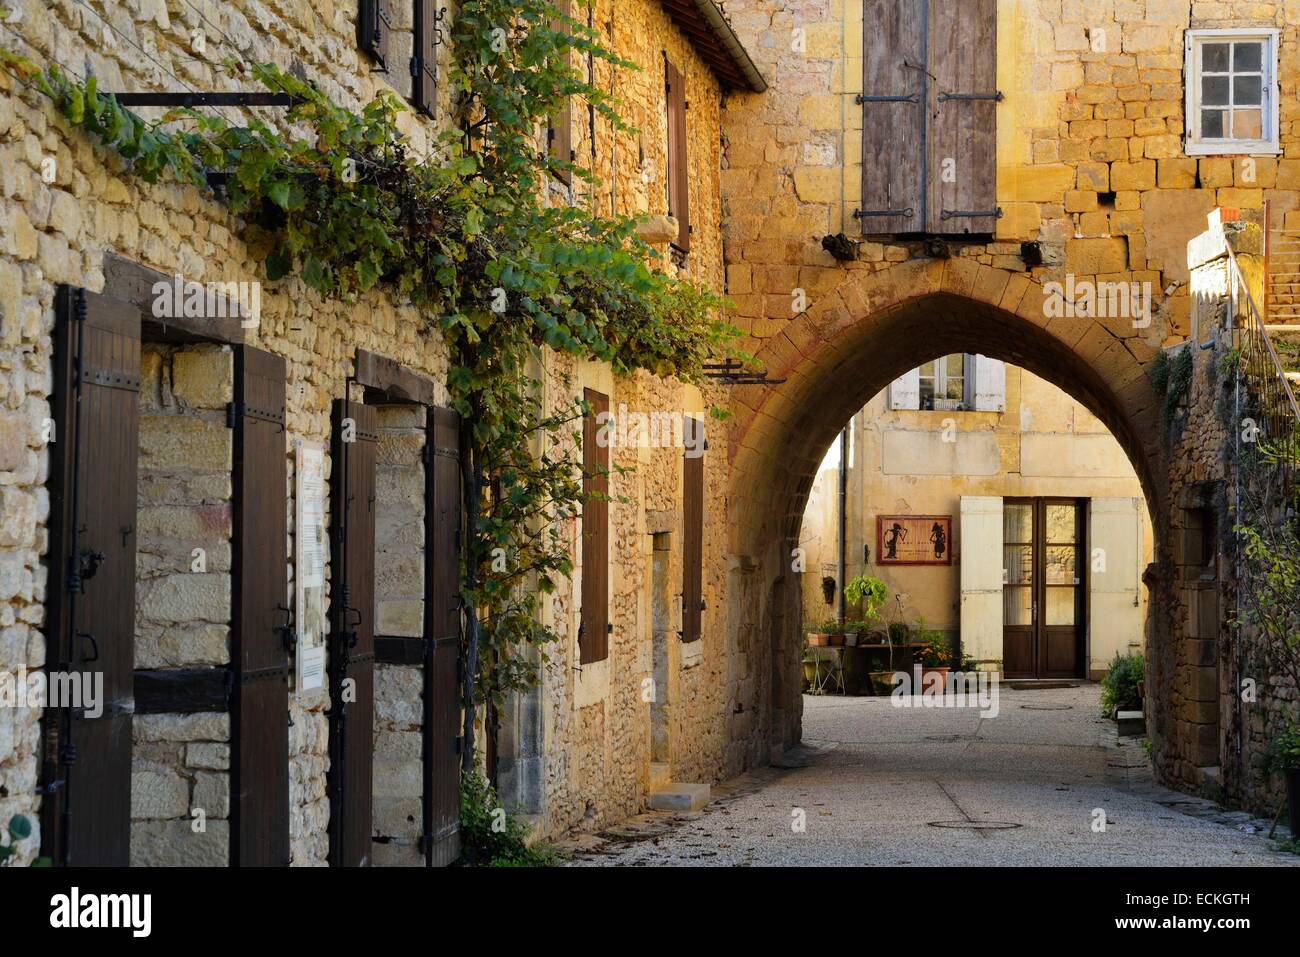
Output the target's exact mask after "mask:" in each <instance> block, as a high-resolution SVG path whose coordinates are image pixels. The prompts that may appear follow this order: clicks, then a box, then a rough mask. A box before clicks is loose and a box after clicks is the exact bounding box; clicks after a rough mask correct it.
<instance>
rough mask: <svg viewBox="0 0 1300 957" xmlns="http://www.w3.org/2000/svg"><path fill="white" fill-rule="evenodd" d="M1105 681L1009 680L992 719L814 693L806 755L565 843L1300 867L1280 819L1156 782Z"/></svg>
mask: <svg viewBox="0 0 1300 957" xmlns="http://www.w3.org/2000/svg"><path fill="white" fill-rule="evenodd" d="M1098 694H1099V689H1098V686H1096V685H1087V684H1085V685H1081V686H1079V687H1075V688H1065V689H1056V690H1032V691H1012V690H1007V689H1005V688H1004V689H1003V690H1002V693H1001V695H1000V699H999V701H998V705H999V713H998V714H997V715H996V717H992V716H988V717H986V716H982V715H981V713H980V712H979V711H977V710H974V709H969V710H968V709H902V708H895V707H892V706H891V705H890V703H889V700H888V699H884V698H841V697H809V696H805V697H804V745H805V746H804V747H803V748H801V749H800V751H799V753H797V754H795V755H792V756H791V759H790V760H789V761H788V762H787V763H789V764H791V765H803V766H792V767H787V768H767V769H763V770H760V771H756V772H754V773H751V774H747V775H745V776H743V777H741V778H738V779H736V780H734V781H731V782H728V783H727V784H725V785H722V786H719V787H715V788H714V791H713V795H714V800H713V803H711V804H710V805H709V807H708V808H706V809H705V810H704V811H702V812H695V813H691V814H668V813H651V814H646V815H642V816H640V817H638V818H636V819H634V820H633V821H631V822H628V823H627V824H625V825H621V826H618V827H615V828H611V829H609V830H607V831H605V832H603V833H602V834H600V835H598V836H595V837H588V836H584V837H583V838H580V839H578V840H576V841H574V842H571V843H570V844H569V845H568V849H569V850H570V852H571V853H572V854H573V863H574V864H577V865H588V866H590V865H611V864H613V865H713V866H736V865H739V866H746V865H795V866H802V865H807V866H813V865H828V864H829V865H891V866H899V865H922V864H924V865H940V866H942V865H952V866H959V867H969V866H989V865H1029V864H1037V865H1101V866H1126V865H1162V866H1181V865H1278V866H1297V865H1300V857H1298V856H1295V855H1291V854H1285V853H1281V852H1279V851H1277V850H1275V849H1274V847H1275V845H1274V842H1272V841H1270V840H1269V839H1268V838H1267V837H1266V832H1267V831H1268V828H1269V826H1270V823H1271V822H1269V821H1260V820H1258V819H1255V818H1252V817H1250V816H1249V815H1246V814H1241V813H1233V812H1226V811H1223V810H1221V809H1218V808H1215V806H1214V805H1212V804H1210V803H1209V802H1206V801H1201V800H1199V799H1197V798H1193V797H1190V796H1188V795H1184V794H1180V793H1177V792H1173V791H1169V790H1166V789H1164V788H1160V787H1158V786H1156V785H1155V784H1153V782H1152V777H1151V771H1150V767H1149V762H1148V760H1147V755H1146V750H1145V748H1144V747H1143V746H1142V742H1141V740H1139V739H1135V738H1123V739H1118V738H1117V737H1116V734H1115V725H1114V723H1113V722H1110V721H1105V720H1102V719H1101V718H1100V717H1099V716H1098V708H1097V699H1098ZM1103 814H1104V816H1105V829H1104V830H1102V829H1100V827H1099V822H1100V820H1101V816H1102V815H1103ZM801 824H802V825H803V827H802V828H800V825H801ZM1278 833H1279V834H1285V830H1284V829H1281V828H1279V832H1278Z"/></svg>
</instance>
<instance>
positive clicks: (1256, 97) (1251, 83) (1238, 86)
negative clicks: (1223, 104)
mask: <svg viewBox="0 0 1300 957" xmlns="http://www.w3.org/2000/svg"><path fill="white" fill-rule="evenodd" d="M1262 89H1263V87H1262V84H1261V78H1260V77H1257V76H1234V77H1233V78H1232V102H1233V105H1234V106H1255V105H1257V104H1259V103H1262V102H1263V100H1261V99H1260V95H1261V90H1262Z"/></svg>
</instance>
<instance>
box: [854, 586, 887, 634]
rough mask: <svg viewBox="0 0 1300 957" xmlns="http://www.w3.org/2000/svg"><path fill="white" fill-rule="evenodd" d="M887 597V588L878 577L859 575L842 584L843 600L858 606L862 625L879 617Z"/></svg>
mask: <svg viewBox="0 0 1300 957" xmlns="http://www.w3.org/2000/svg"><path fill="white" fill-rule="evenodd" d="M888 599H889V589H888V588H887V587H886V586H885V583H884V582H882V581H881V580H880V579H879V578H873V577H871V576H870V575H859V576H858V577H857V578H855V579H853V581H851V582H849V583H848V584H847V585H845V586H844V600H845V601H848V602H850V603H851V604H853V605H857V606H860V608H861V611H862V619H861V622H859V623H860V624H862V625H869V624H870V623H871V622H873V621H875V620H876V619H877V618H879V617H880V609H881V608H883V607H884V606H885V602H886V601H887V600H888Z"/></svg>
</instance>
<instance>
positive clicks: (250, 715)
mask: <svg viewBox="0 0 1300 957" xmlns="http://www.w3.org/2000/svg"><path fill="white" fill-rule="evenodd" d="M284 383H285V362H284V359H283V358H281V357H280V356H275V355H271V354H270V353H269V352H263V351H262V350H260V349H254V348H252V347H251V346H239V347H237V348H236V350H235V401H234V403H233V405H232V407H231V410H230V421H231V424H232V425H233V426H234V429H235V436H234V440H235V442H234V453H235V454H234V474H233V476H232V479H233V486H234V491H235V508H234V553H233V559H234V562H233V575H232V576H231V578H232V589H231V609H232V612H233V619H232V620H233V625H234V628H233V629H232V632H231V654H230V660H231V666H232V668H233V669H234V670H235V675H234V682H233V694H232V697H231V703H230V731H231V744H232V753H233V759H232V762H231V781H230V795H231V802H230V823H231V835H230V839H231V843H230V862H231V864H233V865H235V866H237V867H239V866H243V867H253V866H260V867H281V866H286V865H288V864H289V657H288V645H287V643H286V641H285V633H284V630H283V629H284V627H285V626H287V625H288V624H289V617H288V612H287V611H286V610H285V609H286V608H287V607H288V601H289V597H288V591H289V576H288V561H289V555H288V544H287V542H288V532H287V524H288V514H287V513H288V507H289V501H288V491H287V485H286V481H287V468H288V467H287V463H286V455H287V449H286V446H285V435H284V401H285V400H284V395H285V392H284Z"/></svg>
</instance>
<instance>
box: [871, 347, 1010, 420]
mask: <svg viewBox="0 0 1300 957" xmlns="http://www.w3.org/2000/svg"><path fill="white" fill-rule="evenodd" d="M1006 391H1007V389H1006V364H1005V363H1003V362H1002V360H1000V359H990V358H989V357H988V356H980V355H963V354H962V353H954V354H952V355H947V356H941V357H940V358H938V359H932V360H930V361H929V362H927V363H925V364H924V365H922V366H919V367H918V368H916V369H913V370H912V371H910V372H908V373H907V374H906V375H903V376H899V378H897V379H896V380H894V382H893V383H891V384H890V386H889V408H891V409H922V410H929V411H945V412H955V411H963V410H964V411H974V412H1005V411H1006V405H1007V402H1006Z"/></svg>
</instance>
